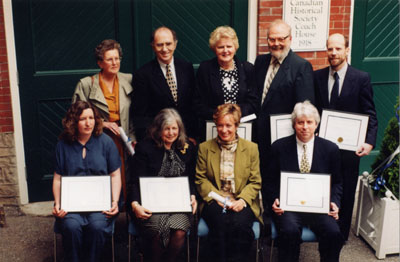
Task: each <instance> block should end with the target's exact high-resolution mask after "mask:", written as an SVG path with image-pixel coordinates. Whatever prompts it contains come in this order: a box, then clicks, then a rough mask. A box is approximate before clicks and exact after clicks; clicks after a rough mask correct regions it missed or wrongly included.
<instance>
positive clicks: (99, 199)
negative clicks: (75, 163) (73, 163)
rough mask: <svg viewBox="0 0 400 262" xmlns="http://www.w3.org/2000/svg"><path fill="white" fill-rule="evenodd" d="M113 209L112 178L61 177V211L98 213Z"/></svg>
mask: <svg viewBox="0 0 400 262" xmlns="http://www.w3.org/2000/svg"><path fill="white" fill-rule="evenodd" d="M110 208H111V176H109V175H107V176H61V209H64V210H65V211H67V212H97V211H104V210H109V209H110Z"/></svg>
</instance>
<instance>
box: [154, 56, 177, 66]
mask: <svg viewBox="0 0 400 262" xmlns="http://www.w3.org/2000/svg"><path fill="white" fill-rule="evenodd" d="M157 61H158V64H159V65H160V66H161V68H167V64H164V63H163V62H161V61H160V60H159V59H158V58H157ZM169 65H170V66H171V67H174V68H175V66H174V57H172V60H171V63H169Z"/></svg>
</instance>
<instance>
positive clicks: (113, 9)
mask: <svg viewBox="0 0 400 262" xmlns="http://www.w3.org/2000/svg"><path fill="white" fill-rule="evenodd" d="M247 3H248V2H247V0H213V1H209V0H96V1H81V0H12V5H13V17H14V29H15V43H16V53H17V67H18V74H19V93H20V101H21V113H22V128H23V136H24V150H25V160H26V170H27V171H26V172H27V182H28V194H29V201H30V202H34V201H41V200H50V199H52V198H53V197H52V193H51V183H52V177H53V169H54V168H53V166H54V147H55V144H56V143H57V137H58V136H59V134H60V133H61V131H62V126H61V119H62V117H63V116H64V115H65V112H66V110H67V108H68V107H69V105H70V101H71V97H72V93H73V91H74V89H75V85H76V83H77V82H78V80H79V79H80V78H82V77H84V76H88V75H93V74H95V73H96V72H98V67H97V64H96V61H95V59H94V47H95V46H96V45H97V44H98V43H100V42H101V41H102V40H103V39H107V38H112V39H116V40H117V41H119V42H120V43H121V46H122V48H123V59H122V64H121V72H128V73H130V72H133V71H134V69H137V68H138V67H140V66H141V65H143V64H144V63H146V62H148V61H149V60H150V59H152V58H153V52H152V49H151V47H150V45H149V41H150V36H151V32H152V30H154V29H155V28H157V27H158V26H161V25H166V26H170V27H171V28H173V29H175V30H176V32H177V35H178V38H179V42H178V47H177V50H176V56H177V57H181V58H183V59H186V60H188V61H192V62H193V63H194V64H195V65H198V64H199V63H200V61H203V60H206V59H209V58H210V57H213V56H214V55H213V53H212V52H211V50H209V48H208V38H209V34H210V33H211V31H212V30H214V29H215V27H217V26H219V25H226V24H227V25H231V26H233V27H234V28H235V29H236V30H237V33H238V36H239V40H240V49H239V52H238V55H239V56H240V57H241V58H242V59H246V51H247V50H246V49H247V48H246V42H247Z"/></svg>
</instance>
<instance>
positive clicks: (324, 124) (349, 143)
mask: <svg viewBox="0 0 400 262" xmlns="http://www.w3.org/2000/svg"><path fill="white" fill-rule="evenodd" d="M368 120H369V116H368V115H361V114H351V113H346V112H340V111H333V110H323V111H322V117H321V128H320V130H319V136H320V137H322V138H325V139H328V140H329V141H332V142H333V143H335V144H336V145H338V147H339V148H340V149H345V150H350V151H356V150H357V148H358V147H359V146H360V145H361V144H362V143H364V142H365V137H366V135H367V127H368Z"/></svg>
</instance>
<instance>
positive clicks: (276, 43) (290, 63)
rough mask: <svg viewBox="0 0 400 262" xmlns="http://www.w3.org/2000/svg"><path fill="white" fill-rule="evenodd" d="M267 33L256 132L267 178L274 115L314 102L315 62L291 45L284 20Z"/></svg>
mask: <svg viewBox="0 0 400 262" xmlns="http://www.w3.org/2000/svg"><path fill="white" fill-rule="evenodd" d="M267 37H268V38H267V43H268V48H269V51H270V53H268V54H266V55H259V56H258V57H257V59H256V62H255V72H256V81H257V90H258V95H259V99H260V100H259V101H260V104H261V110H260V111H259V113H258V115H257V119H256V121H255V122H256V123H255V127H254V129H255V134H254V136H255V137H256V139H257V142H258V148H259V151H260V171H261V176H262V178H263V180H264V179H265V178H266V176H267V172H266V169H267V166H268V163H269V159H270V156H269V152H270V148H271V130H270V115H271V114H290V113H291V112H292V110H293V107H294V105H295V104H296V103H297V102H303V101H304V100H306V99H307V100H309V101H310V102H311V103H314V84H313V70H312V66H311V64H310V63H309V62H308V61H306V60H305V59H303V58H301V57H299V56H298V55H296V54H295V53H293V52H292V50H291V49H290V44H291V42H292V35H291V27H290V26H289V25H288V24H287V23H285V22H284V21H283V20H275V21H273V22H272V23H271V24H270V26H269V28H268V31H267ZM263 191H265V190H263ZM263 194H265V192H263ZM266 210H270V207H268V208H266Z"/></svg>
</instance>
